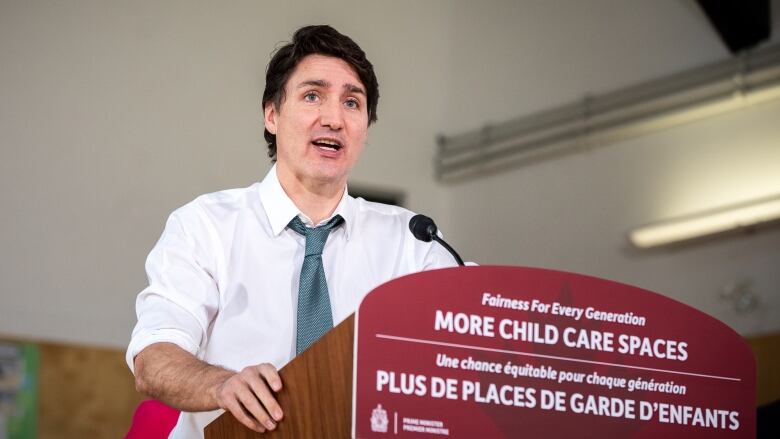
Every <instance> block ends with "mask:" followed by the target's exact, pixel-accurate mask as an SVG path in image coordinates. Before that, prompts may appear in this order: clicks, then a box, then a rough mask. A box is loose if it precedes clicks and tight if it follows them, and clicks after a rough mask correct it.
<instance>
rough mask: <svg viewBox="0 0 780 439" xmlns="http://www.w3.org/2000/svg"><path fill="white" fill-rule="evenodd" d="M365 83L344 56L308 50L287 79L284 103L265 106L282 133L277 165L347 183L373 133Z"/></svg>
mask: <svg viewBox="0 0 780 439" xmlns="http://www.w3.org/2000/svg"><path fill="white" fill-rule="evenodd" d="M366 102H367V100H366V92H365V87H364V86H363V83H362V82H360V79H359V78H358V75H357V74H356V73H355V71H354V70H353V69H352V67H350V65H349V64H347V63H346V62H344V61H343V60H341V59H339V58H334V57H330V56H324V55H308V56H306V57H305V58H303V59H302V60H301V61H300V62H299V63H298V66H297V67H296V68H295V70H294V71H293V74H292V75H291V76H290V79H289V80H288V81H287V84H285V97H284V99H283V101H282V103H281V104H280V107H279V108H275V106H274V105H273V104H272V103H271V104H268V105H267V106H266V108H265V127H266V129H267V130H268V131H269V132H271V133H272V134H275V135H276V145H277V152H276V154H277V169H278V171H279V174H280V178H282V175H284V176H287V177H293V178H295V179H296V180H297V181H298V182H302V183H304V184H315V185H320V184H332V183H336V184H339V185H343V184H346V181H347V175H348V173H349V171H350V170H351V169H352V166H354V165H355V162H357V160H358V158H359V157H360V154H361V153H362V152H363V146H364V144H365V141H366V136H367V135H368V109H367V105H366Z"/></svg>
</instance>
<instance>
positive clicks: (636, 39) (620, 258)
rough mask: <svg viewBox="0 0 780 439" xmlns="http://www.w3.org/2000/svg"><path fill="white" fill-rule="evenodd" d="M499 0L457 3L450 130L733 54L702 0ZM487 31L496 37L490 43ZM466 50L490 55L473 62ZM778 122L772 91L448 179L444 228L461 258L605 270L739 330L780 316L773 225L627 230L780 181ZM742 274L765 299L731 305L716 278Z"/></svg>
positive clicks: (779, 249)
mask: <svg viewBox="0 0 780 439" xmlns="http://www.w3.org/2000/svg"><path fill="white" fill-rule="evenodd" d="M607 3H610V4H611V5H612V7H605V5H606V4H607ZM505 6H506V7H505V8H501V9H498V8H497V9H492V8H488V9H482V8H479V7H476V6H471V7H470V6H469V5H468V4H463V5H462V6H461V7H460V8H458V9H457V11H456V13H455V20H456V23H457V27H458V28H459V32H458V33H457V34H456V41H455V44H456V46H458V47H459V48H460V55H461V56H459V57H458V58H457V59H455V63H456V65H455V67H454V68H453V71H455V72H457V73H456V75H455V76H454V77H453V78H451V79H452V80H453V83H452V84H453V85H452V88H453V89H455V90H463V91H464V92H463V93H451V94H449V95H448V100H449V101H450V103H449V104H448V106H447V108H460V109H462V111H460V112H450V115H451V116H452V117H450V118H448V119H447V121H448V124H447V125H448V126H449V131H448V134H453V133H457V132H458V131H459V130H461V131H462V130H463V129H474V128H478V127H480V126H481V125H482V124H484V123H487V122H489V121H502V120H506V119H509V118H510V117H513V116H521V115H524V114H529V113H533V112H535V111H539V110H541V109H546V108H550V107H552V106H554V105H558V104H562V103H569V102H572V101H575V100H576V99H579V98H581V97H582V96H584V95H585V94H586V93H591V94H596V93H600V92H604V91H610V90H613V89H617V88H620V87H622V86H626V85H631V84H633V83H637V82H641V81H643V80H648V79H653V78H656V77H661V76H664V75H668V74H670V73H674V72H678V71H683V70H686V69H688V68H691V67H694V66H698V65H702V64H706V63H709V62H713V61H717V60H721V59H725V58H726V57H727V56H728V54H727V52H726V50H725V48H724V46H723V45H722V43H721V42H720V41H719V39H718V38H717V37H716V36H715V35H714V31H713V30H712V29H711V28H710V27H709V25H708V23H707V22H706V21H705V19H704V18H703V15H702V14H701V13H700V12H699V11H698V10H697V9H696V5H695V4H688V3H681V2H606V1H589V2H570V3H568V7H566V8H562V9H553V8H550V7H547V6H546V5H544V4H541V3H539V2H507V3H506V5H505ZM681 6H682V7H681ZM776 21H777V20H776ZM776 26H777V25H776ZM474 35H480V38H472V37H473V36H474ZM507 40H509V41H514V42H515V49H514V50H506V49H507V46H506V45H505V44H504V43H503V42H504V41H507ZM775 41H777V38H776V37H775ZM485 45H488V46H492V47H496V48H500V49H497V50H496V51H492V52H491V51H485V50H483V47H484V46H485ZM499 53H500V54H501V55H499ZM475 64H476V65H483V66H487V65H490V66H491V68H489V69H488V68H485V69H481V70H479V69H474V68H472V66H473V65H475ZM474 90H478V92H475V91H474ZM778 121H780V102H778V101H774V102H771V103H767V104H764V105H760V106H755V107H752V108H748V109H745V110H741V111H737V112H733V113H729V114H725V115H721V116H719V117H715V118H711V119H707V120H702V121H699V122H696V123H691V124H688V125H684V126H679V127H676V128H674V129H668V130H665V131H662V132H657V133H653V134H651V135H647V136H644V137H639V138H634V139H631V140H628V141H624V142H620V143H617V144H612V145H597V147H596V148H595V149H590V150H585V151H584V152H583V151H580V152H576V153H573V154H569V155H565V156H563V157H560V158H556V159H552V160H549V161H545V162H541V163H538V162H537V163H535V164H531V165H529V166H525V167H521V168H517V169H515V170H513V171H511V172H507V173H504V174H500V175H496V176H492V177H488V178H483V179H479V180H475V181H471V182H467V183H462V184H453V185H451V186H449V188H448V192H449V194H450V200H449V201H450V209H451V210H450V215H449V217H450V218H452V220H453V221H454V224H453V227H452V228H451V230H449V236H450V237H452V241H453V244H455V245H456V247H457V248H459V249H460V250H461V252H462V253H463V254H464V256H465V257H467V258H470V259H474V260H477V261H480V262H482V263H494V264H517V265H527V266H537V267H546V268H557V269H562V270H568V271H574V272H580V273H585V274H591V275H594V276H600V277H606V278H610V279H613V280H617V281H621V282H625V283H630V284H634V285H638V286H641V287H644V288H647V289H650V290H654V291H658V292H661V293H664V294H666V295H669V296H671V297H673V298H676V299H678V300H680V301H683V302H685V303H688V304H690V305H692V306H695V307H697V308H699V309H701V310H703V311H705V312H707V313H709V314H711V315H714V316H715V317H717V318H719V319H721V320H723V321H724V322H726V323H728V324H729V325H731V326H732V327H734V328H735V329H737V330H738V331H740V332H742V333H746V334H756V333H762V332H768V331H777V330H778V329H780V270H778V269H777V268H778V267H780V230H778V229H777V228H776V227H775V228H772V229H768V230H766V231H762V232H761V233H757V234H755V235H751V236H736V237H729V238H725V239H720V240H716V241H711V242H707V243H705V244H698V245H689V246H685V247H681V248H678V249H674V250H661V251H651V252H639V251H635V250H632V249H631V247H630V245H629V243H628V241H627V239H626V233H627V232H628V231H629V230H631V229H632V228H634V227H637V226H640V225H644V224H647V223H651V222H656V221H659V220H664V219H668V218H673V217H676V216H680V215H684V214H689V213H693V212H697V211H701V210H704V209H709V208H715V207H720V206H723V205H728V204H732V203H735V202H739V201H744V200H750V199H753V198H758V197H761V196H766V195H772V194H779V193H780V125H779V124H778ZM488 214H489V215H490V216H489V217H488V216H487V215H488ZM741 279H748V280H751V281H752V282H753V286H752V291H753V292H754V293H756V294H757V295H758V296H759V297H760V299H761V302H762V304H761V307H760V308H759V310H757V311H756V312H754V313H749V314H740V313H737V312H736V311H735V310H734V308H733V306H732V305H731V304H730V303H727V302H725V301H723V300H722V299H719V298H718V294H719V293H720V291H721V289H722V288H723V286H724V285H725V284H727V283H730V282H733V281H737V280H741Z"/></svg>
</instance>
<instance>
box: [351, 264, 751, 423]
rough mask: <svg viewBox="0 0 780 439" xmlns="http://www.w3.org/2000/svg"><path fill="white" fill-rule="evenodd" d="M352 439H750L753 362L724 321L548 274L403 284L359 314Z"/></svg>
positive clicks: (438, 276)
mask: <svg viewBox="0 0 780 439" xmlns="http://www.w3.org/2000/svg"><path fill="white" fill-rule="evenodd" d="M355 362H356V365H355V385H354V398H355V401H354V404H353V411H354V412H353V416H352V420H353V421H352V422H353V437H356V438H387V437H399V438H406V437H410V438H412V437H413V438H425V437H430V438H433V437H443V436H444V437H455V438H508V437H545V438H564V437H566V438H568V437H620V438H627V437H630V438H658V437H664V438H672V437H685V438H705V437H706V438H753V437H755V435H756V432H755V414H756V406H755V400H756V395H755V385H756V383H755V375H756V367H755V359H754V357H753V354H752V352H751V350H750V348H749V347H748V345H747V344H746V343H745V341H744V340H743V339H742V338H741V337H740V336H739V335H738V334H737V333H735V332H734V331H733V330H731V329H730V328H728V327H727V326H726V325H724V324H723V323H721V322H719V321H717V320H716V319H714V318H712V317H710V316H708V315H706V314H704V313H702V312H700V311H697V310H695V309H693V308H691V307H689V306H687V305H684V304H682V303H679V302H677V301H674V300H672V299H669V298H666V297H664V296H661V295H659V294H656V293H653V292H650V291H647V290H642V289H640V288H636V287H632V286H629V285H624V284H620V283H616V282H611V281H607V280H603V279H597V278H593V277H589V276H583V275H578V274H572V273H565V272H559V271H552V270H542V269H532V268H513V267H490V266H482V267H465V268H452V269H445V270H435V271H429V272H425V273H419V274H415V275H411V276H406V277H402V278H399V279H396V280H394V281H392V282H389V283H387V284H385V285H382V286H380V287H379V288H377V289H375V290H374V291H372V292H371V293H369V294H368V295H367V296H366V298H365V299H364V300H363V302H362V303H361V305H360V309H359V310H358V313H357V323H356V334H355Z"/></svg>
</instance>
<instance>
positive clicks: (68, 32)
mask: <svg viewBox="0 0 780 439" xmlns="http://www.w3.org/2000/svg"><path fill="white" fill-rule="evenodd" d="M311 23H330V24H332V25H334V26H335V27H336V28H337V29H339V30H341V31H342V32H344V33H346V34H348V35H351V36H352V37H354V38H355V39H356V40H357V41H358V42H359V43H360V44H361V45H362V46H363V48H364V49H365V50H366V52H367V53H368V54H369V57H370V59H371V60H372V61H373V62H374V64H375V66H376V68H377V72H378V75H379V79H380V87H381V94H382V98H381V101H380V102H381V103H380V108H379V123H378V124H377V125H376V126H374V127H372V129H371V131H370V136H369V145H368V148H367V151H366V153H365V156H364V158H363V160H362V162H361V163H360V164H359V165H358V167H357V168H356V169H355V172H354V175H353V177H354V178H353V182H355V183H363V184H368V185H373V186H377V185H379V186H385V187H388V188H391V189H399V190H403V191H406V192H407V193H408V194H409V197H408V203H409V206H410V207H411V208H412V209H415V210H418V211H424V212H427V213H429V214H431V215H432V216H434V217H436V218H437V220H438V222H439V223H440V225H441V226H442V228H443V229H444V230H445V232H446V233H447V237H448V238H450V239H451V240H452V242H453V244H455V245H456V246H457V247H458V248H459V250H461V252H462V253H463V254H464V256H467V257H468V258H469V259H474V260H477V261H480V262H501V263H513V264H514V263H517V264H525V265H543V266H548V267H557V268H563V269H570V270H574V271H581V272H587V273H592V274H594V275H599V276H605V277H610V278H613V279H617V280H622V281H625V282H630V283H636V284H639V285H640V286H644V287H647V288H651V289H656V290H659V291H662V292H665V293H668V294H670V295H672V296H674V297H679V298H680V299H682V300H684V301H686V302H688V303H691V304H694V305H696V306H699V307H701V308H702V309H705V310H707V311H708V312H711V313H713V314H715V315H717V316H718V317H721V318H723V319H724V320H726V321H727V322H729V323H730V324H732V325H734V326H735V327H737V328H739V329H741V330H745V331H748V332H749V331H760V330H765V329H771V328H774V326H772V324H770V323H767V322H772V320H780V319H777V318H776V314H777V309H778V308H779V306H778V304H777V302H776V301H777V299H776V297H777V289H778V288H777V287H778V285H779V284H780V282H779V281H778V279H777V277H776V275H775V277H772V275H771V273H770V267H771V265H772V264H773V263H775V262H776V261H777V252H776V251H775V249H777V248H778V246H777V243H778V239H779V238H778V234H777V232H770V233H767V234H758V235H755V236H753V237H749V238H745V239H738V240H735V241H729V242H727V243H723V244H713V245H711V246H705V247H698V248H695V249H691V250H685V251H683V252H680V253H675V254H656V255H652V256H636V255H628V254H625V253H624V252H623V247H622V246H623V245H624V242H623V240H622V233H623V232H624V231H625V230H626V229H627V228H628V227H630V226H634V225H636V224H641V223H644V222H647V221H651V220H654V219H657V218H664V217H666V216H667V215H674V214H677V213H683V212H686V211H687V209H689V208H694V207H707V206H710V205H712V204H714V203H719V202H720V201H728V200H731V199H735V198H737V197H740V196H742V195H745V194H746V192H744V191H742V192H739V193H738V191H736V189H735V187H736V186H738V187H740V188H742V187H743V186H744V187H747V188H748V189H747V192H750V191H751V190H753V192H756V190H755V188H754V185H760V186H761V188H762V190H765V191H767V192H769V191H776V190H777V189H778V185H777V181H776V180H773V178H775V177H776V175H778V173H777V172H776V170H775V169H774V168H772V164H773V163H778V162H780V160H776V158H777V151H778V149H779V148H777V139H778V138H779V137H778V133H777V131H776V130H775V129H774V127H773V125H774V124H773V123H771V122H770V121H771V120H772V117H773V116H776V115H777V111H778V106H777V105H776V104H767V106H765V107H762V108H761V109H756V110H755V111H753V110H751V111H753V112H745V113H741V114H740V115H737V114H734V115H729V116H724V117H723V118H721V119H718V120H716V119H712V120H710V121H705V122H702V123H701V124H699V125H697V126H696V127H693V126H691V127H681V128H680V129H678V130H671V131H668V132H664V133H658V134H654V135H653V136H648V137H645V138H640V139H634V140H632V141H630V142H625V143H623V144H620V145H612V146H608V147H604V148H601V149H598V150H595V151H593V152H591V153H588V154H578V155H575V156H569V157H566V158H564V159H561V160H558V161H550V162H545V163H542V164H540V165H537V166H534V167H528V168H521V169H518V170H516V171H514V172H510V173H506V174H502V175H500V176H496V177H492V178H489V179H485V180H480V181H475V182H472V183H467V184H463V185H453V186H444V185H440V184H438V183H436V182H434V181H433V178H432V175H433V171H432V157H433V154H434V147H435V143H434V137H435V135H436V134H437V133H440V132H444V133H449V134H451V133H455V132H459V131H463V130H467V129H472V128H475V127H479V126H480V125H482V124H483V123H485V122H487V121H490V120H493V121H500V120H504V119H506V118H509V117H513V116H518V115H522V114H525V113H528V112H533V111H538V110H540V109H544V108H547V107H549V106H551V105H554V104H559V103H563V102H567V101H570V100H573V99H576V98H579V97H581V96H582V94H584V93H586V92H592V93H597V92H601V91H605V90H610V89H613V88H615V87H619V86H623V85H627V84H631V83H633V82H636V81H638V80H644V79H650V78H654V77H656V76H659V75H663V74H667V73H670V72H674V71H678V70H682V69H685V68H688V67H692V66H695V65H698V64H700V63H703V62H708V61H713V60H718V59H721V58H723V57H725V56H726V52H725V50H724V49H723V48H722V45H721V44H720V42H719V41H718V40H717V37H716V36H715V35H714V33H713V31H712V30H711V29H710V28H709V27H708V25H707V24H706V21H705V20H704V19H703V18H702V17H701V14H700V13H698V11H697V9H696V6H695V4H691V2H685V1H677V0H668V1H665V2H644V1H639V0H634V1H629V2H626V1H623V0H609V1H607V0H598V1H595V0H594V1H590V2H570V1H558V2H550V1H541V0H535V1H524V2H516V1H510V0H494V1H489V2H470V1H465V0H459V1H445V0H437V1H425V2H420V1H413V0H401V1H394V2H380V1H374V2H365V1H349V0H338V1H328V2H323V1H310V2H296V3H284V4H282V3H281V2H259V1H254V0H252V1H250V0H246V1H236V2H224V3H215V2H190V1H184V0H170V1H163V2H152V1H139V2H118V1H108V2H107V1H88V0H79V1H73V2H56V1H37V2H15V1H11V0H0V148H2V149H1V151H2V160H0V184H2V188H3V190H2V191H0V206H2V215H0V291H2V305H1V306H0V334H9V335H21V336H27V337H37V338H46V339H55V340H69V341H76V342H82V343H92V344H104V345H112V346H122V345H124V344H125V343H126V341H127V339H128V337H129V333H130V330H131V328H132V325H133V323H134V320H135V316H134V313H133V300H134V297H135V295H136V294H137V292H138V291H139V290H140V289H142V288H143V287H144V285H145V276H144V272H143V262H144V259H145V256H146V254H147V252H148V251H149V249H150V248H151V246H152V245H153V244H154V242H155V241H156V239H157V237H158V236H159V234H160V232H161V231H162V226H163V224H164V221H165V218H166V216H167V215H168V213H170V211H172V210H173V209H175V208H176V207H178V206H180V205H181V204H183V203H185V202H187V201H189V200H191V199H192V198H193V197H195V196H196V195H198V194H200V193H204V192H210V191H214V190H219V189H222V188H227V187H236V186H245V185H248V184H251V183H252V182H253V181H256V180H257V179H259V178H262V176H263V175H264V174H265V172H266V170H267V169H268V167H269V165H268V160H267V158H266V156H265V146H264V142H263V139H262V126H261V110H260V106H259V99H260V95H261V94H262V88H263V76H264V69H265V65H266V63H267V61H268V58H269V54H270V52H271V50H272V49H273V48H274V46H275V45H276V43H277V42H279V41H281V40H287V39H288V38H289V36H290V34H291V32H292V31H293V30H294V29H296V28H297V27H299V26H301V25H303V24H311ZM719 121H720V122H719ZM729 126H732V127H737V128H735V129H729V128H728V127H729ZM748 129H751V130H752V129H756V130H758V131H757V134H754V136H757V137H752V138H751V139H754V140H755V139H763V143H761V142H759V143H760V145H759V144H753V143H751V144H749V145H748V146H745V144H744V143H740V142H742V139H741V138H738V137H735V136H737V133H741V132H743V131H745V132H747V130H748ZM727 133H732V134H733V136H732V137H735V138H733V139H732V140H733V141H732V142H731V143H729V142H727V140H728V139H729V136H728V135H727ZM708 136H709V137H708ZM708 139H715V140H717V142H715V143H713V142H710V141H709V140H708ZM737 144H739V146H738V147H737V146H734V145H737ZM696 151H701V154H696ZM745 151H750V153H749V154H744V152H745ZM756 155H760V156H761V157H760V158H756ZM702 157H704V158H706V160H705V161H702ZM772 159H775V160H774V162H772V161H771V160H772ZM735 161H736V162H738V163H739V164H740V166H739V171H738V172H737V173H736V174H733V171H732V170H730V169H729V168H728V166H726V165H728V164H729V163H732V162H735ZM643 163H650V164H652V165H655V166H650V167H648V166H641V164H643ZM694 164H695V165H697V166H698V167H694V168H695V169H698V171H697V174H696V175H697V177H696V181H697V183H696V184H691V182H690V181H689V180H688V179H689V175H690V172H691V169H692V168H691V166H690V165H694ZM618 165H619V166H618ZM661 165H663V166H661ZM723 174H727V175H728V176H727V177H726V180H727V181H728V182H729V184H728V185H723V186H722V187H727V188H730V189H729V190H731V189H734V191H733V192H728V193H727V194H723V192H724V190H723V189H719V190H711V189H709V188H711V187H712V184H713V183H710V182H711V181H720V179H721V175H723ZM748 176H750V178H752V179H749V181H748V180H746V178H747V177H748ZM773 176H775V177H773ZM754 177H755V178H754ZM751 188H752V189H751ZM716 193H719V194H721V195H723V197H716V196H714V195H713V194H716ZM485 194H491V195H497V196H495V197H486V196H485ZM488 211H490V212H496V213H499V214H500V215H499V216H500V219H499V220H498V221H499V223H498V224H499V227H497V228H496V230H497V231H498V232H501V233H498V234H495V235H487V236H485V238H484V240H483V239H482V238H481V235H478V234H477V233H476V231H477V230H479V228H478V226H479V225H480V224H481V221H483V220H484V219H483V218H482V216H481V215H482V214H483V212H488ZM572 212H577V213H578V215H571V213H572ZM580 230H582V231H585V232H588V233H582V234H581V233H579V231H580ZM507 233H509V235H507ZM507 236H509V238H508V237H507ZM510 238H511V239H510ZM593 255H597V256H598V257H597V258H594V257H592V256H593ZM775 265H776V264H775ZM691 273H693V274H691ZM714 273H716V274H718V276H720V277H717V276H715V275H714ZM694 274H695V275H694ZM743 274H744V275H745V276H750V277H753V278H754V279H756V285H755V288H756V291H758V292H760V293H761V294H763V295H764V296H767V297H775V299H772V300H774V301H771V300H769V299H767V303H768V305H769V306H768V307H767V309H768V310H765V311H762V312H763V313H765V315H763V317H761V316H758V317H756V316H747V317H737V316H734V315H731V314H729V310H728V309H726V306H725V305H723V304H722V303H720V302H717V300H716V299H712V298H711V296H712V294H711V293H712V289H713V288H717V287H718V286H719V285H720V283H721V282H722V281H725V280H730V279H731V278H732V277H734V276H736V275H743ZM772 317H775V318H774V319H772ZM740 319H743V320H740ZM761 319H763V320H761Z"/></svg>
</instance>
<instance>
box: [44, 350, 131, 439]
mask: <svg viewBox="0 0 780 439" xmlns="http://www.w3.org/2000/svg"><path fill="white" fill-rule="evenodd" d="M39 346H40V353H41V366H40V379H39V383H40V384H39V385H40V416H39V418H38V419H39V430H38V431H39V435H40V436H39V437H40V439H49V438H52V439H53V438H61V439H66V438H74V439H75V438H86V437H89V438H121V437H124V434H125V433H126V432H127V429H128V427H129V426H130V420H131V417H132V414H133V411H134V410H135V407H136V405H138V403H139V402H140V401H141V399H142V398H141V395H140V394H138V392H136V391H135V384H134V382H133V375H132V374H131V373H130V369H128V367H127V365H126V364H125V360H124V352H122V351H118V350H111V349H101V348H90V347H80V346H71V345H63V344H54V343H40V344H39Z"/></svg>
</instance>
